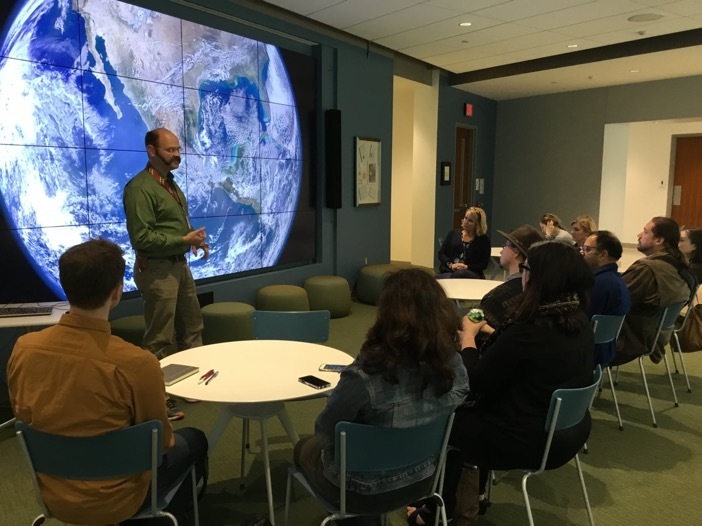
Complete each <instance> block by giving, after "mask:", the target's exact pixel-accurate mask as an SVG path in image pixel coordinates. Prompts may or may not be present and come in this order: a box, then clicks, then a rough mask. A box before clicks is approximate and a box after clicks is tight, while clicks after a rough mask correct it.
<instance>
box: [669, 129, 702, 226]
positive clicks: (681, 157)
mask: <svg viewBox="0 0 702 526" xmlns="http://www.w3.org/2000/svg"><path fill="white" fill-rule="evenodd" d="M671 217H672V218H673V219H674V220H675V221H677V222H678V224H679V225H680V226H683V225H684V226H687V227H696V228H702V137H677V138H676V139H675V168H674V176H673V205H672V206H671Z"/></svg>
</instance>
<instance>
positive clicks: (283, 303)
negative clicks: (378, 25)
mask: <svg viewBox="0 0 702 526" xmlns="http://www.w3.org/2000/svg"><path fill="white" fill-rule="evenodd" d="M256 309H258V310H276V311H296V310H310V302H309V299H308V298H307V292H306V291H305V289H303V288H302V287H298V286H297V285H268V286H266V287H263V288H261V289H259V291H258V294H257V295H256Z"/></svg>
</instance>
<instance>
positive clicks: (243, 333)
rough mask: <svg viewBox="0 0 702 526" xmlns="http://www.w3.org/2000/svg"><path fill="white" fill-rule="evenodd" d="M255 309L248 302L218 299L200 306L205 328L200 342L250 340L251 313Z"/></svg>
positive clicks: (208, 343)
mask: <svg viewBox="0 0 702 526" xmlns="http://www.w3.org/2000/svg"><path fill="white" fill-rule="evenodd" d="M254 310H256V309H254V308H253V307H252V306H251V305H249V304H248V303H239V302H236V301H220V302H216V303H210V304H209V305H206V306H204V307H203V308H202V321H203V324H204V326H205V329H204V331H203V333H202V343H204V344H205V345H210V344H212V343H222V342H233V341H239V340H252V339H253V332H252V329H251V313H252V312H253V311H254Z"/></svg>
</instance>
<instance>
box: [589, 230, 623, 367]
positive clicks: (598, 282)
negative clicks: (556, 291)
mask: <svg viewBox="0 0 702 526" xmlns="http://www.w3.org/2000/svg"><path fill="white" fill-rule="evenodd" d="M580 251H581V252H582V255H583V258H585V262H586V263H587V264H588V265H589V266H590V268H591V269H592V270H593V271H594V273H595V286H594V287H593V289H592V292H591V294H590V305H589V306H588V309H587V315H588V316H589V317H590V318H592V317H593V316H594V315H595V314H606V315H609V316H621V315H623V314H628V313H629V308H630V306H631V300H630V298H629V290H628V289H627V288H626V283H624V280H623V279H622V277H621V276H620V275H619V271H618V268H617V261H619V259H620V258H621V257H622V244H621V242H620V241H619V239H617V237H616V236H615V235H614V234H612V233H611V232H608V231H607V230H598V231H596V232H593V233H592V234H590V235H589V236H588V238H587V239H586V240H585V242H584V243H583V245H582V246H581V247H580ZM616 352H617V345H616V342H609V343H603V344H598V345H595V362H594V365H595V366H597V364H600V365H601V366H602V367H607V366H608V365H609V362H611V361H612V359H613V358H614V355H615V354H616Z"/></svg>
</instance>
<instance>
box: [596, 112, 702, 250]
mask: <svg viewBox="0 0 702 526" xmlns="http://www.w3.org/2000/svg"><path fill="white" fill-rule="evenodd" d="M699 133H702V121H694V120H690V121H685V122H681V121H649V122H636V123H628V124H613V125H610V124H608V125H606V126H605V144H604V150H603V170H602V192H601V196H600V220H599V226H600V227H601V228H604V229H609V230H612V231H613V232H615V233H616V234H617V235H618V236H619V238H620V239H621V241H622V243H636V236H637V234H638V233H639V232H640V231H641V228H642V227H643V225H645V224H646V222H648V220H649V219H651V218H652V217H654V216H658V215H661V216H666V215H669V214H670V204H671V199H672V186H673V168H674V159H672V158H671V155H672V146H673V137H674V136H676V135H688V134H699ZM622 149H624V151H625V152H626V159H623V158H622V155H621V152H622ZM622 185H623V188H624V192H623V194H622V192H621V188H622Z"/></svg>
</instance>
